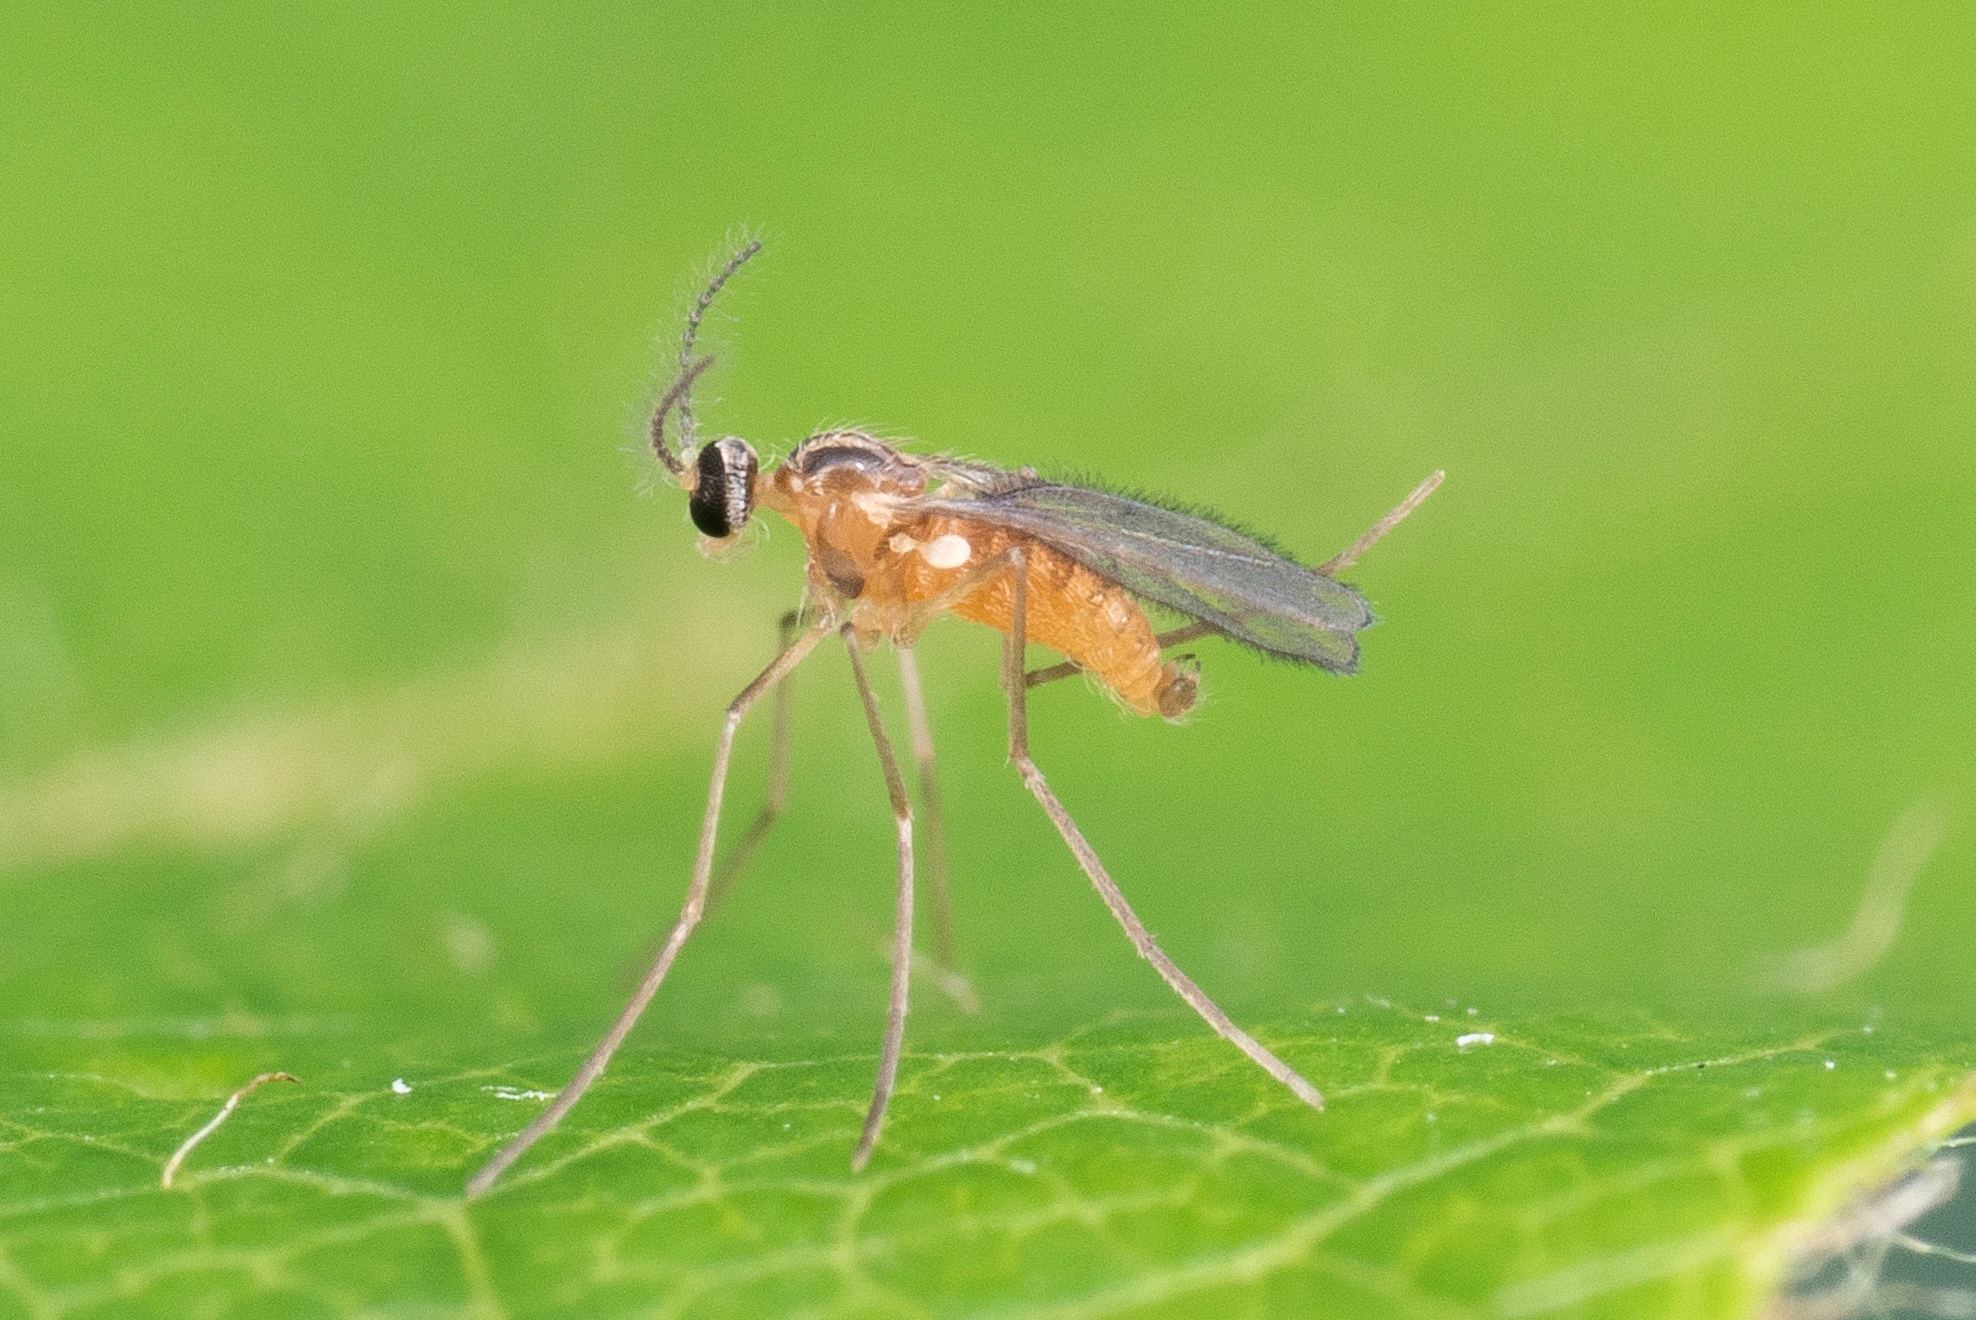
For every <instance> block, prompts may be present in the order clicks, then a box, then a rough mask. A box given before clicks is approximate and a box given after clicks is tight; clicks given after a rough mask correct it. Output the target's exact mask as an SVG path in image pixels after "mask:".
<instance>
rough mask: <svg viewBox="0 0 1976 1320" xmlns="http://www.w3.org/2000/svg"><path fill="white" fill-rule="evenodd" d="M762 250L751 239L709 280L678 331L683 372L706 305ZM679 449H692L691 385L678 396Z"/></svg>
mask: <svg viewBox="0 0 1976 1320" xmlns="http://www.w3.org/2000/svg"><path fill="white" fill-rule="evenodd" d="M761 250H762V241H761V240H760V239H759V238H754V239H750V240H748V242H747V244H746V245H745V246H744V247H742V249H741V250H740V251H739V252H736V253H735V254H734V255H733V256H731V257H729V258H728V259H727V264H726V265H725V266H722V267H721V268H720V273H719V274H717V275H715V276H714V277H713V279H711V280H709V281H708V282H707V287H706V289H705V290H703V291H702V292H701V294H700V297H699V299H698V301H696V302H695V303H694V304H693V310H692V311H691V312H690V313H689V314H688V315H687V317H686V328H685V329H684V330H682V331H680V334H679V370H680V372H681V373H682V375H683V374H684V373H685V371H686V369H687V367H688V365H689V364H691V363H692V361H693V340H694V338H695V336H697V335H698V334H699V333H700V322H701V321H702V320H703V319H704V318H705V317H706V315H707V309H708V308H709V307H712V306H713V305H714V299H715V298H716V297H718V296H719V295H720V291H721V287H722V286H723V285H725V284H726V283H727V281H728V280H729V279H731V278H732V277H733V275H734V272H735V271H737V270H740V269H741V267H742V266H743V265H745V264H746V263H747V260H748V258H749V257H752V256H754V255H755V254H756V253H757V252H760V251H761ZM702 360H703V361H704V360H705V359H702ZM679 449H680V454H681V456H682V457H684V456H685V455H687V454H690V453H692V452H693V391H692V388H691V387H690V386H689V387H688V388H687V390H686V392H685V393H683V394H681V395H680V396H679Z"/></svg>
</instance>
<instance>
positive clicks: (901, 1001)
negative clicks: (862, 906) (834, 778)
mask: <svg viewBox="0 0 1976 1320" xmlns="http://www.w3.org/2000/svg"><path fill="white" fill-rule="evenodd" d="M843 633H844V646H845V649H847V650H848V651H850V653H851V673H852V675H853V676H854V677H855V678H856V679H857V681H858V699H859V700H860V701H862V702H863V703H864V712H865V721H866V723H868V724H870V725H871V740H872V741H873V742H874V743H876V744H877V745H878V764H879V767H880V768H881V769H883V770H884V772H885V792H886V793H887V795H888V796H890V797H891V799H892V819H893V821H894V822H895V823H896V825H897V826H898V831H899V903H898V910H897V912H896V913H895V914H894V916H893V918H892V920H893V926H892V1002H891V1005H890V1007H889V1008H888V1009H887V1010H886V1013H885V1045H884V1048H883V1049H881V1050H880V1051H879V1054H878V1080H877V1082H876V1083H874V1084H873V1086H872V1089H871V1108H870V1109H869V1110H868V1111H867V1112H866V1113H865V1121H864V1131H863V1132H862V1133H860V1134H859V1136H858V1149H857V1153H856V1154H854V1155H852V1156H851V1171H852V1172H853V1173H857V1172H859V1171H861V1170H862V1169H863V1168H864V1166H865V1164H866V1163H867V1162H868V1161H869V1160H870V1159H871V1151H872V1147H874V1146H876V1145H877V1144H878V1130H879V1128H881V1127H882V1126H884V1123H885V1106H886V1105H887V1104H889V1103H890V1102H891V1100H892V1084H893V1083H894V1082H895V1081H896V1080H897V1079H898V1076H899V1050H900V1048H901V1047H902V1046H903V1045H904V1043H905V1039H906V998H907V993H908V991H909V989H910V987H911V985H912V962H913V804H912V799H911V798H909V797H907V796H906V780H905V776H903V775H901V774H900V773H899V761H898V758H897V757H895V756H894V755H893V754H892V740H891V739H890V738H888V737H886V736H885V722H884V721H883V720H882V719H880V718H879V715H878V698H877V697H875V696H873V695H872V691H871V679H870V678H869V677H868V676H867V675H866V674H865V666H864V656H863V655H862V654H861V653H860V652H859V651H858V637H857V633H856V631H855V630H854V629H853V627H852V626H851V625H850V624H848V623H847V624H845V625H844V629H843Z"/></svg>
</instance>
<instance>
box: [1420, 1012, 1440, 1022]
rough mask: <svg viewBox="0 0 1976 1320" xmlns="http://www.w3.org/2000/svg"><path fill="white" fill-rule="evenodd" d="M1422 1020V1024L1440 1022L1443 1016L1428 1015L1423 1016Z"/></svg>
mask: <svg viewBox="0 0 1976 1320" xmlns="http://www.w3.org/2000/svg"><path fill="white" fill-rule="evenodd" d="M1420 1020H1421V1021H1422V1022H1439V1021H1440V1020H1441V1015H1440V1014H1439V1013H1428V1014H1426V1015H1425V1016H1423V1017H1422V1018H1421V1019H1420Z"/></svg>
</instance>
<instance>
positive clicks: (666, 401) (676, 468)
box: [652, 357, 714, 477]
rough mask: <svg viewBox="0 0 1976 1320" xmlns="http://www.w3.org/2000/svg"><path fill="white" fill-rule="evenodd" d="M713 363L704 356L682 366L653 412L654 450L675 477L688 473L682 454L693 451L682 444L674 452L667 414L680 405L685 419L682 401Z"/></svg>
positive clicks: (709, 358)
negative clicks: (667, 436)
mask: <svg viewBox="0 0 1976 1320" xmlns="http://www.w3.org/2000/svg"><path fill="white" fill-rule="evenodd" d="M713 364H714V360H713V359H712V358H711V357H703V358H699V359H697V360H696V361H694V362H693V363H692V364H691V365H690V366H687V367H685V368H682V369H681V371H680V373H679V376H678V378H677V379H676V380H674V381H673V383H672V387H671V388H670V389H668V390H667V391H666V392H665V395H664V397H662V398H661V399H660V400H659V406H658V408H657V409H655V410H654V411H653V413H652V452H653V453H655V454H657V455H658V456H659V462H661V463H663V464H665V465H666V471H668V472H670V473H672V475H673V476H675V477H681V476H684V475H686V463H685V461H684V459H683V458H682V457H681V455H684V454H687V453H690V452H691V451H690V450H688V449H687V448H686V447H685V446H684V445H681V446H680V452H679V453H678V454H675V453H673V452H672V446H671V445H668V444H667V443H666V414H667V413H669V412H671V411H672V410H673V408H674V407H678V408H679V410H680V413H681V417H682V420H684V414H685V411H686V409H685V405H684V404H683V403H681V402H680V401H681V400H682V399H684V398H685V397H686V394H687V391H689V390H691V389H692V388H693V382H694V381H695V380H696V379H698V378H699V375H700V373H701V372H703V371H705V370H706V369H707V368H708V367H711V366H712V365H713Z"/></svg>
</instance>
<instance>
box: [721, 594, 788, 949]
mask: <svg viewBox="0 0 1976 1320" xmlns="http://www.w3.org/2000/svg"><path fill="white" fill-rule="evenodd" d="M796 623H797V613H796V611H795V610H791V611H789V612H788V613H787V614H785V615H783V616H782V622H781V623H780V625H779V630H780V634H781V638H782V647H783V649H784V650H787V649H788V647H789V643H790V640H791V637H792V635H793V634H794V633H795V631H796ZM774 720H775V725H774V732H773V733H772V734H771V735H770V739H771V741H770V742H769V753H768V795H767V796H766V797H765V798H763V800H762V809H761V811H760V812H759V813H757V814H756V816H755V819H754V822H753V823H752V824H750V825H749V826H748V829H747V831H746V833H744V834H742V836H741V837H740V838H739V839H736V840H735V841H734V843H733V845H732V846H731V847H729V848H728V850H727V856H725V857H723V858H721V860H720V867H719V869H717V870H716V871H715V872H714V878H713V881H712V882H711V883H710V884H709V885H708V886H707V911H708V912H710V913H711V912H714V911H717V910H718V909H719V907H720V905H721V903H722V901H723V900H725V899H726V897H727V896H728V894H729V893H731V892H732V891H733V889H734V883H735V881H737V880H739V879H740V878H741V873H742V872H743V871H745V870H747V869H748V863H749V862H750V861H752V860H754V856H755V849H757V848H759V847H761V843H762V840H763V839H764V838H766V837H767V836H768V831H769V827H770V826H771V825H773V824H775V821H776V817H778V816H780V815H781V814H782V811H783V808H785V807H787V806H788V805H789V678H788V676H787V675H784V676H783V678H782V679H781V681H779V682H777V683H776V685H775V715H774Z"/></svg>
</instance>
